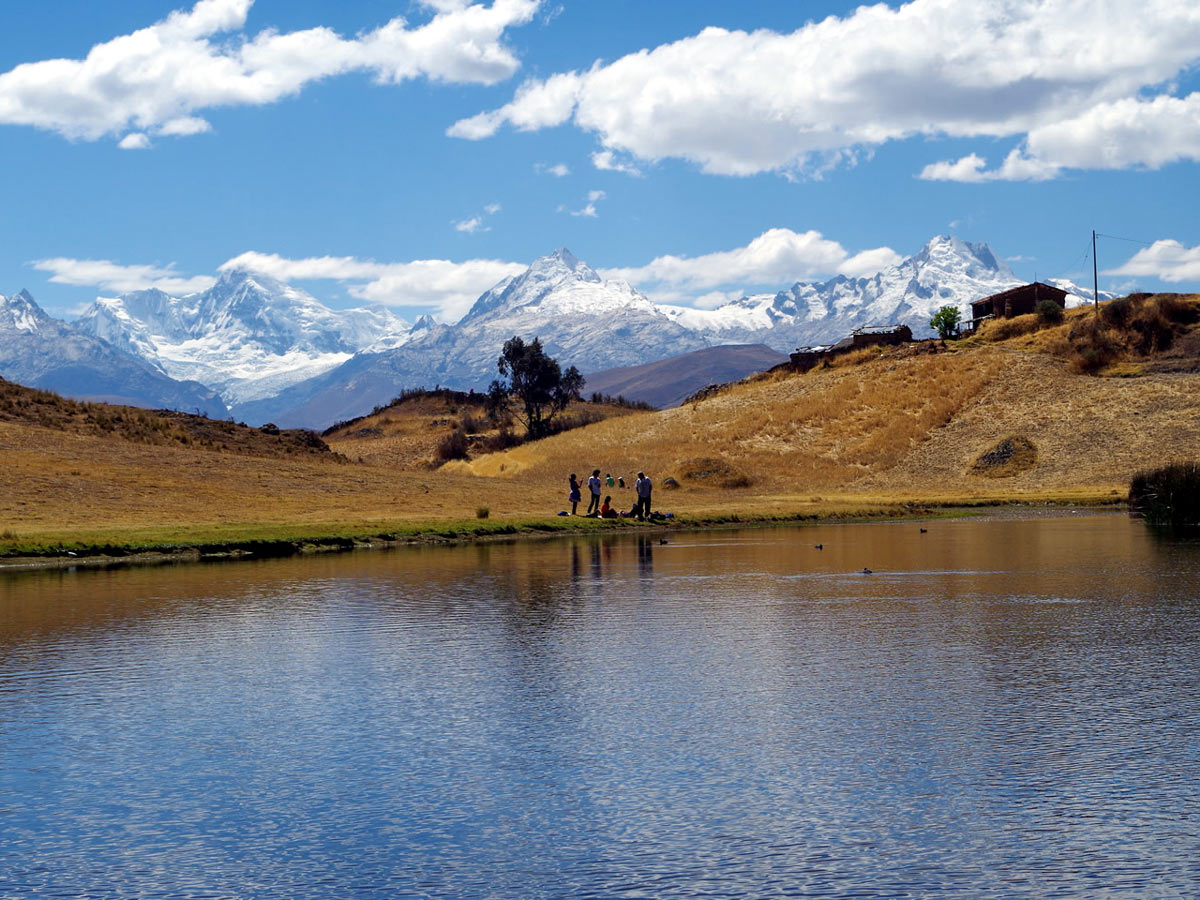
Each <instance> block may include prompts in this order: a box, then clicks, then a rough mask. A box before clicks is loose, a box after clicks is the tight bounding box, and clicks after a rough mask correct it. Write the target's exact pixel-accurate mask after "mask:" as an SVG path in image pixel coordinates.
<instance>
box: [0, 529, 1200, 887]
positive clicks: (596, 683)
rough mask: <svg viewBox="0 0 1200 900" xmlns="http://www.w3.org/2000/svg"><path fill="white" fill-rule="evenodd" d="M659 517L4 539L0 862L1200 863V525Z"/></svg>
mask: <svg viewBox="0 0 1200 900" xmlns="http://www.w3.org/2000/svg"><path fill="white" fill-rule="evenodd" d="M922 528H924V529H927V531H926V532H924V533H922V531H921V529H922ZM661 540H662V538H661V537H660V536H659V535H654V536H650V537H646V536H643V537H637V536H628V535H619V536H618V535H614V536H613V537H611V538H576V539H557V540H551V541H535V542H524V543H516V544H485V545H475V546H459V547H427V548H405V549H400V550H395V551H386V552H360V553H353V554H346V555H337V556H318V557H308V558H294V559H285V560H270V561H263V562H254V563H236V564H209V565H188V566H174V567H163V568H143V569H119V570H110V571H80V572H52V573H44V572H39V573H24V574H19V575H12V574H10V575H4V576H0V897H4V898H26V897H28V898H50V897H72V898H76V897H86V898H134V897H137V898H280V900H284V898H410V897H414V898H420V897H431V898H513V900H517V898H521V900H524V898H558V897H564V898H566V897H571V898H640V897H645V898H685V897H687V898H690V897H729V898H743V897H831V898H832V897H839V898H844V897H864V898H908V897H913V898H916V897H930V896H945V897H953V898H1017V897H1037V898H1055V897H1088V898H1117V897H1121V898H1125V897H1127V898H1170V897H1195V896H1197V895H1198V894H1200V542H1197V541H1195V540H1183V539H1178V540H1169V539H1163V538H1158V537H1155V536H1154V535H1153V534H1152V533H1151V532H1149V531H1148V530H1147V529H1146V527H1145V526H1144V525H1142V524H1141V523H1139V522H1135V521H1130V520H1129V519H1127V518H1125V517H1123V516H1117V515H1105V516H1054V517H1047V518H1033V519H1025V520H1005V519H1000V520H995V521H976V520H956V521H948V520H947V521H931V522H923V523H919V524H918V523H914V522H903V523H887V524H863V525H836V526H835V525H829V526H819V527H811V528H777V529H763V530H743V531H724V532H721V531H710V532H700V533H673V534H669V535H666V536H665V540H666V541H667V542H666V543H661V542H660V541H661ZM817 544H820V545H822V547H823V549H817V548H816V545H817ZM864 568H869V569H871V570H872V571H871V573H870V574H866V573H864V572H863V569H864Z"/></svg>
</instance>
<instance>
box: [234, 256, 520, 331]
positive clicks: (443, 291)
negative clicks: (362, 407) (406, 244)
mask: <svg viewBox="0 0 1200 900" xmlns="http://www.w3.org/2000/svg"><path fill="white" fill-rule="evenodd" d="M237 269H245V270H248V271H251V272H261V273H263V274H264V275H269V276H270V277H272V278H277V279H279V280H280V281H300V280H331V281H337V282H340V283H342V284H345V285H346V286H347V290H348V291H349V293H350V295H351V296H353V297H358V298H359V299H362V300H369V301H372V302H375V303H383V304H386V305H389V306H417V307H426V308H429V309H432V310H434V311H435V313H436V315H437V318H438V319H440V320H441V321H443V322H456V321H458V320H459V319H460V318H462V316H463V315H465V314H466V312H467V310H469V309H470V308H471V304H473V303H474V302H475V301H476V300H477V299H478V298H479V295H480V294H482V293H483V292H484V291H486V290H487V289H488V288H490V287H492V286H493V285H495V284H496V283H497V282H499V281H501V280H503V279H504V278H508V277H511V276H513V275H519V274H520V273H521V272H524V271H525V269H526V266H525V265H522V264H520V263H510V262H503V261H501V260H495V259H470V260H466V261H465V262H461V263H456V262H451V261H449V260H444V259H418V260H413V261H411V262H399V263H395V262H393V263H386V262H385V263H381V262H375V261H373V260H361V259H357V258H355V257H352V256H320V257H307V258H302V259H288V258H287V257H283V256H279V255H278V254H275V253H257V252H253V251H251V252H248V253H243V254H241V255H239V256H236V257H234V258H233V259H231V260H229V261H228V262H226V263H224V264H223V265H222V266H221V271H223V272H227V271H232V270H237Z"/></svg>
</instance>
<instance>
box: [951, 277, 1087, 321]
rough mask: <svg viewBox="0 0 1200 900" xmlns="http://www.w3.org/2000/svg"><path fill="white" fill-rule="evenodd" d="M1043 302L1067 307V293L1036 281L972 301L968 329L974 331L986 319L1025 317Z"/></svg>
mask: <svg viewBox="0 0 1200 900" xmlns="http://www.w3.org/2000/svg"><path fill="white" fill-rule="evenodd" d="M1043 300H1052V301H1053V302H1054V303H1057V304H1058V305H1059V306H1061V307H1064V308H1065V307H1066V305H1067V292H1066V291H1064V290H1063V289H1062V288H1056V287H1055V286H1054V285H1052V284H1044V283H1042V282H1040V281H1035V282H1033V283H1031V284H1022V285H1020V286H1019V287H1015V288H1009V289H1008V290H1007V291H1001V292H1000V293H999V294H992V295H991V296H990V297H984V298H983V299H981V300H972V301H971V321H970V322H969V323H968V325H967V327H968V328H969V329H970V330H971V331H974V330H975V329H976V328H978V327H979V323H980V322H983V321H984V320H986V319H1011V318H1012V317H1013V316H1025V315H1029V314H1030V313H1032V312H1036V311H1037V306H1038V304H1039V303H1041V302H1042V301H1043Z"/></svg>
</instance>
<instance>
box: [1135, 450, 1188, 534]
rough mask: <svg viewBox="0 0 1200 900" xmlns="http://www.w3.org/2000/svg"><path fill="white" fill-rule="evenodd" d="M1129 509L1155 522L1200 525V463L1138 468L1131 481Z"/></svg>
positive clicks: (1181, 525) (1185, 525) (1156, 523)
mask: <svg viewBox="0 0 1200 900" xmlns="http://www.w3.org/2000/svg"><path fill="white" fill-rule="evenodd" d="M1129 509H1130V512H1133V513H1136V514H1138V515H1140V516H1142V518H1144V519H1145V520H1146V521H1147V522H1149V523H1150V524H1152V525H1167V526H1170V527H1172V528H1184V527H1195V526H1200V463H1195V462H1187V463H1172V464H1170V465H1168V466H1164V467H1163V468H1161V469H1153V470H1150V471H1146V472H1138V473H1137V474H1136V475H1134V476H1133V480H1132V481H1131V482H1130V484H1129Z"/></svg>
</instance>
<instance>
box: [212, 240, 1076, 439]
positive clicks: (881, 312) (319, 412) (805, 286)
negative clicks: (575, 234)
mask: <svg viewBox="0 0 1200 900" xmlns="http://www.w3.org/2000/svg"><path fill="white" fill-rule="evenodd" d="M1021 283H1022V281H1021V279H1019V278H1017V277H1016V276H1015V275H1014V274H1013V272H1012V270H1011V269H1010V268H1009V267H1008V265H1007V264H1005V263H1004V262H1002V261H1001V260H999V259H998V258H997V257H996V255H995V254H994V253H993V252H992V251H991V249H990V248H989V247H988V246H987V245H986V244H971V243H967V242H964V241H961V240H959V239H957V238H952V237H944V236H943V237H937V238H934V239H933V240H932V241H930V242H929V243H928V244H927V245H926V246H925V247H923V248H922V249H921V250H920V252H918V253H917V254H915V255H914V256H912V257H910V258H909V259H906V260H904V261H903V262H901V263H899V264H898V265H895V266H891V267H889V268H887V269H884V270H883V271H881V272H878V273H877V274H875V275H874V276H872V277H870V278H847V277H845V276H838V277H837V278H833V279H831V280H829V281H825V282H812V283H803V282H798V283H796V284H794V285H793V286H792V287H791V288H788V289H787V290H784V291H780V292H779V293H776V294H760V295H756V296H750V297H743V298H741V299H739V300H736V301H733V302H731V303H727V304H725V305H724V306H721V307H718V308H717V309H713V310H698V309H688V308H683V307H672V306H663V305H656V304H655V303H653V302H652V301H651V300H650V299H649V298H647V297H646V296H645V295H643V294H641V293H640V292H638V291H637V290H635V289H634V288H633V287H631V286H630V285H628V284H626V283H625V282H621V281H606V280H605V279H603V278H602V277H601V276H600V275H599V274H598V273H596V272H595V271H594V270H593V269H591V268H590V267H589V266H588V265H587V264H586V263H584V262H581V261H580V260H579V259H577V258H576V257H575V256H574V255H572V254H571V252H570V251H568V250H566V249H560V250H558V251H556V252H554V253H552V254H550V255H548V256H544V257H542V258H540V259H537V260H535V261H534V262H533V264H532V265H531V266H530V267H529V269H528V270H526V271H525V272H524V273H522V274H521V275H518V276H516V277H515V278H506V279H505V280H504V281H502V282H500V283H499V284H497V285H496V286H495V287H493V288H492V289H491V290H488V291H485V292H484V293H483V294H482V295H481V296H480V297H479V299H478V300H477V301H476V302H475V304H474V306H472V308H471V310H470V311H469V312H468V313H467V315H466V316H464V317H463V318H462V320H461V321H459V322H458V323H457V324H455V325H436V324H434V323H432V322H431V321H422V322H421V323H420V327H419V329H418V328H414V330H413V331H412V332H411V333H410V336H409V338H408V339H406V340H405V341H404V342H403V343H402V344H401V345H400V346H396V347H393V348H384V347H382V346H380V345H376V346H375V347H372V348H370V349H369V350H368V351H366V352H363V353H359V354H357V355H356V356H355V357H354V358H352V359H350V360H348V361H347V362H346V363H344V364H343V365H341V366H339V367H338V368H336V369H333V370H331V371H329V372H327V373H325V374H323V375H320V376H318V377H317V378H314V379H310V380H309V381H305V382H301V383H299V384H296V385H294V386H292V387H291V388H288V389H287V390H285V391H283V392H281V393H280V394H279V395H277V396H275V397H271V398H265V399H263V400H261V401H258V402H255V403H251V404H245V405H242V406H240V407H237V408H236V409H235V410H234V411H235V413H236V414H238V415H241V416H243V417H245V418H246V419H247V420H248V421H258V420H263V421H265V420H267V419H271V420H273V421H276V422H278V423H279V424H286V425H319V424H327V423H329V422H332V421H334V420H336V419H344V418H348V417H350V416H353V415H358V414H359V413H361V412H364V411H366V410H369V409H370V408H371V407H372V406H375V405H377V404H381V403H386V402H387V401H388V400H390V399H391V398H392V397H394V396H395V395H396V394H398V393H399V391H400V389H401V388H405V387H420V386H425V387H433V386H435V385H442V386H445V387H454V388H460V389H464V390H465V389H467V388H472V387H473V388H476V389H483V388H484V387H486V385H487V384H488V383H489V382H490V381H491V380H492V379H493V378H495V377H496V359H497V357H498V356H499V354H500V349H501V347H502V345H503V343H504V341H506V340H508V339H509V338H510V337H512V336H513V335H520V336H522V337H524V338H526V339H529V338H532V337H535V336H537V337H540V338H541V340H542V343H543V345H544V346H545V348H546V351H547V352H548V353H550V354H551V355H552V356H554V357H556V358H557V359H558V360H559V361H560V363H561V364H562V365H564V366H567V365H574V366H577V367H578V368H579V369H580V370H581V371H585V372H598V371H603V370H607V369H613V368H618V367H624V366H636V365H641V364H644V363H647V362H652V361H655V360H661V359H667V358H670V357H675V356H679V355H681V354H684V353H688V352H691V351H695V350H699V349H701V348H704V347H712V346H717V345H722V344H760V343H761V344H766V345H767V346H768V347H770V348H772V349H773V350H776V351H779V352H782V353H787V352H789V351H791V350H793V349H795V348H796V347H797V346H801V345H804V344H812V343H825V342H832V341H836V340H838V339H840V338H842V337H845V336H846V335H847V334H849V333H850V331H851V330H852V329H854V328H858V327H861V326H864V325H883V324H897V323H903V324H907V325H908V326H909V327H910V328H912V330H913V333H914V334H916V335H919V336H920V335H930V334H931V331H930V328H929V319H930V317H931V316H932V315H933V313H934V312H935V311H936V310H937V309H938V308H939V307H941V306H944V305H946V304H953V305H955V306H958V307H959V308H961V309H963V310H964V312H965V311H967V309H968V306H969V304H970V302H971V301H972V300H977V299H979V298H980V297H985V296H988V295H989V294H994V293H997V292H999V291H1003V290H1006V289H1007V288H1010V287H1013V286H1015V285H1018V284H1021ZM1060 286H1063V287H1067V285H1064V284H1060ZM1067 289H1068V290H1070V289H1071V288H1070V287H1067ZM1076 291H1077V289H1076Z"/></svg>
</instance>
